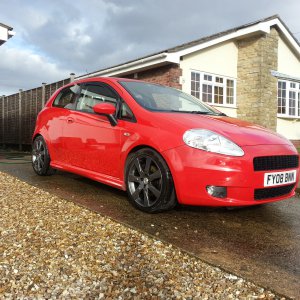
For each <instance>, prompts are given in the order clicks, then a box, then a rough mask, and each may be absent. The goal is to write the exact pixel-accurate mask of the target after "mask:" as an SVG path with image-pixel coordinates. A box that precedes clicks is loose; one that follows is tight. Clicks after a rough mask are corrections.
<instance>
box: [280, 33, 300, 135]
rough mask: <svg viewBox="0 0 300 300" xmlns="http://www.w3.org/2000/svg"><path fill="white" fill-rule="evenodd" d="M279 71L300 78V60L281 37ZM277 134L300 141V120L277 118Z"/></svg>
mask: <svg viewBox="0 0 300 300" xmlns="http://www.w3.org/2000/svg"><path fill="white" fill-rule="evenodd" d="M277 71H278V72H279V73H283V74H286V75H290V76H294V77H298V78H300V60H299V59H298V58H297V56H296V55H295V54H294V53H293V52H292V51H291V49H290V48H289V47H288V45H287V44H286V43H285V42H284V40H283V39H282V38H281V37H279V41H278V70H277ZM277 132H278V133H280V134H282V135H283V136H285V137H286V138H288V139H290V140H300V119H285V118H282V117H279V118H277Z"/></svg>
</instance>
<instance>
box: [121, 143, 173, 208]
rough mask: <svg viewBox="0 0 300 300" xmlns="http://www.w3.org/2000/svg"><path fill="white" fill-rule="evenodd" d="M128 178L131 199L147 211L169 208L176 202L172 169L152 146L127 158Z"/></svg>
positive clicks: (126, 175) (127, 183)
mask: <svg viewBox="0 0 300 300" xmlns="http://www.w3.org/2000/svg"><path fill="white" fill-rule="evenodd" d="M125 180H126V189H127V193H128V198H129V201H130V202H131V203H132V204H133V205H134V206H135V207H136V208H138V209H140V210H142V211H144V212H147V213H157V212H161V211H166V210H170V209H172V208H174V207H175V205H176V204H177V200H176V193H175V188H174V183H173V179H172V175H171V172H170V169H169V167H168V166H167V164H166V162H165V161H164V159H163V158H162V157H161V155H160V154H158V153H157V152H156V151H154V150H153V149H150V148H143V149H140V150H138V151H137V152H135V153H133V154H131V155H130V156H129V157H128V159H127V163H126V172H125Z"/></svg>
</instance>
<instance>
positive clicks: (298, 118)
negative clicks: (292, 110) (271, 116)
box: [277, 114, 300, 122]
mask: <svg viewBox="0 0 300 300" xmlns="http://www.w3.org/2000/svg"><path fill="white" fill-rule="evenodd" d="M277 118H279V119H286V120H289V121H293V120H294V121H296V122H297V121H300V117H296V116H286V115H280V114H277Z"/></svg>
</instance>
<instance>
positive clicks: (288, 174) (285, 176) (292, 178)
mask: <svg viewBox="0 0 300 300" xmlns="http://www.w3.org/2000/svg"><path fill="white" fill-rule="evenodd" d="M296 175H297V172H296V170H292V171H285V172H272V173H265V177H264V186H276V185H282V184H288V183H293V182H296Z"/></svg>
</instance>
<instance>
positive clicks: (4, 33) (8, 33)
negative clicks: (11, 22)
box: [0, 23, 15, 46]
mask: <svg viewBox="0 0 300 300" xmlns="http://www.w3.org/2000/svg"><path fill="white" fill-rule="evenodd" d="M12 30H13V28H12V27H10V26H7V25H5V24H2V23H0V46H1V45H2V44H4V43H5V42H6V41H7V40H8V39H9V38H11V37H12V36H14V34H15V33H14V32H13V31H12Z"/></svg>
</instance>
